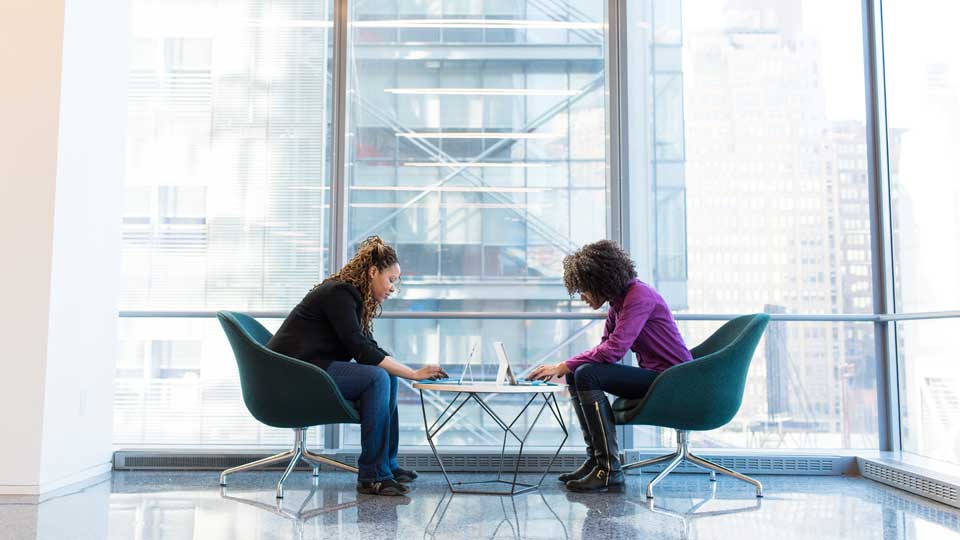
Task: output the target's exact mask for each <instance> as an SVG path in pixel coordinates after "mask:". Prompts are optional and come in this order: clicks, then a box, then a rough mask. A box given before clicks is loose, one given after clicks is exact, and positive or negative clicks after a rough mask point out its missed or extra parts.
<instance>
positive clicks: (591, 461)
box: [558, 388, 597, 482]
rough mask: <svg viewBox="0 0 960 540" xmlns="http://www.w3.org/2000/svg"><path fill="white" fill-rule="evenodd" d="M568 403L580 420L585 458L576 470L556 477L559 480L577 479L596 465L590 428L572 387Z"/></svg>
mask: <svg viewBox="0 0 960 540" xmlns="http://www.w3.org/2000/svg"><path fill="white" fill-rule="evenodd" d="M570 403H572V404H573V410H574V412H576V413H577V420H578V421H579V422H580V431H581V432H583V442H584V444H586V445H587V459H586V461H584V462H583V463H582V464H581V465H580V467H579V468H577V470H575V471H573V472H568V473H566V474H561V475H560V476H559V477H558V478H559V480H560V481H561V482H569V481H570V480H579V479H581V478H583V477H584V476H586V475H587V474H589V473H590V471H592V470H593V468H594V467H596V466H597V459H596V457H595V456H594V452H593V440H592V439H591V437H590V429H589V428H588V427H587V421H586V419H585V418H584V417H583V407H581V406H580V398H579V397H578V396H577V391H576V390H573V389H572V388H571V390H570Z"/></svg>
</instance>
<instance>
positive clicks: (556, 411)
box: [419, 388, 568, 496]
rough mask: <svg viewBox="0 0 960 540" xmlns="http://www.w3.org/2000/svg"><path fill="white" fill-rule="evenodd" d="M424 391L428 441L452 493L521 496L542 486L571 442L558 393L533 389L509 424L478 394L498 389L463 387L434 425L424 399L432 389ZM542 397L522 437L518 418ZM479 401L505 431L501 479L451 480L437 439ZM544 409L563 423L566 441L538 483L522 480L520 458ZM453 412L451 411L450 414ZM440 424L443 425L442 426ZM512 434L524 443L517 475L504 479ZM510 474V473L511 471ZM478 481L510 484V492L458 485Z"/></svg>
mask: <svg viewBox="0 0 960 540" xmlns="http://www.w3.org/2000/svg"><path fill="white" fill-rule="evenodd" d="M419 390H420V409H421V410H422V411H423V427H424V430H425V431H426V434H427V442H428V443H430V449H431V450H433V455H434V457H436V458H437V463H439V465H440V471H441V472H442V473H443V477H444V479H446V481H447V485H448V486H449V487H450V491H451V492H452V493H471V494H475V495H510V496H514V495H520V494H522V493H527V492H530V491H533V490H535V489H538V488H539V487H540V486H541V484H543V480H544V479H545V478H546V477H547V474H549V473H550V468H551V467H552V466H553V462H554V461H556V459H557V456H559V455H560V450H561V449H562V448H563V445H564V443H566V442H567V437H568V433H567V426H566V424H565V423H564V421H563V413H562V412H561V411H560V405H559V404H558V403H557V397H556V392H531V393H532V394H533V395H532V396H531V397H530V399H528V400H527V402H526V404H524V406H523V407H522V408H521V409H520V412H519V413H518V414H517V416H516V417H515V418H514V419H513V420H512V421H511V422H510V423H509V424H508V423H506V422H505V421H504V420H503V419H502V418H500V416H499V415H497V413H496V412H494V410H493V409H492V408H491V407H490V406H489V405H488V404H487V403H486V402H485V401H484V400H483V398H481V397H480V396H479V395H478V394H481V393H496V390H484V391H482V392H481V391H468V390H463V391H459V392H456V395H454V396H453V399H452V400H451V401H450V403H449V404H447V407H446V408H445V409H443V411H441V412H440V414H439V416H437V418H436V420H434V422H433V424H430V423H429V421H428V420H427V407H426V400H424V396H423V392H424V390H430V388H419ZM434 391H436V392H438V393H439V392H450V393H453V392H454V391H452V390H434ZM461 396H465V397H464V398H463V400H462V401H460V404H459V405H457V406H456V408H454V409H453V410H452V412H451V408H453V406H454V405H455V404H456V403H457V401H458V400H459V399H460V397H461ZM538 397H540V398H541V399H543V404H542V405H541V406H540V410H539V411H538V412H537V416H536V417H534V419H533V422H531V423H530V427H529V428H527V431H526V432H525V433H524V434H523V436H522V437H521V436H519V435H518V434H517V433H515V432H514V427H513V426H514V425H515V424H516V423H517V420H519V419H520V417H522V416H523V415H524V413H526V412H527V409H528V408H529V407H530V405H531V404H533V402H534V401H535V400H536V399H537V398H538ZM471 399H472V400H473V401H475V402H476V403H477V404H478V405H479V406H480V408H481V409H482V410H483V411H484V412H486V413H487V415H489V416H490V418H492V419H493V421H494V422H496V423H497V425H498V426H499V427H500V429H502V430H503V444H502V445H501V446H500V461H499V463H498V464H497V478H496V479H494V480H478V481H473V482H453V481H451V480H450V475H448V474H447V469H446V467H444V466H443V459H442V458H441V456H440V452H438V451H437V446H436V444H435V442H434V438H435V437H437V436H438V435H439V434H440V432H441V431H442V430H443V428H444V426H446V425H447V423H449V422H450V420H452V419H453V418H454V417H455V416H456V415H457V413H458V412H460V409H462V408H463V406H464V405H466V404H467V403H468V402H469V401H470V400H471ZM544 409H549V410H550V412H551V413H552V414H553V417H554V418H555V419H556V420H557V423H558V424H559V425H560V429H561V430H563V440H562V441H560V446H558V447H557V451H556V452H554V453H553V457H551V458H550V463H548V464H547V469H546V470H545V471H544V472H543V474H542V475H541V476H540V481H539V482H537V483H536V484H527V483H524V482H518V481H517V476H518V474H519V473H520V458H521V457H522V456H523V447H524V445H525V444H526V441H527V437H528V436H529V435H530V433H531V432H532V431H533V428H535V427H536V426H537V422H538V421H539V420H540V417H541V416H542V415H543V411H544ZM448 412H449V414H447V413H448ZM438 424H439V425H438ZM508 434H509V435H512V436H513V438H514V439H516V440H517V442H519V443H520V448H519V450H518V451H517V457H516V459H515V460H514V468H513V478H512V479H510V480H507V479H504V471H503V461H504V456H505V455H506V449H507V435H508ZM507 474H509V472H508V473H507ZM477 484H505V485H507V486H510V490H509V491H504V490H500V491H497V490H483V489H470V488H467V489H464V488H462V487H458V486H470V485H477Z"/></svg>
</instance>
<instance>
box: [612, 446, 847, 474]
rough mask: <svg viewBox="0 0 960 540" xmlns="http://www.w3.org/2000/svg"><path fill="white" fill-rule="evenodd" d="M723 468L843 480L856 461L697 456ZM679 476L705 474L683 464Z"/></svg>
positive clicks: (635, 457)
mask: <svg viewBox="0 0 960 540" xmlns="http://www.w3.org/2000/svg"><path fill="white" fill-rule="evenodd" d="M694 454H695V455H698V456H700V457H702V458H703V459H706V460H708V461H712V462H714V463H716V464H717V465H721V466H723V467H726V468H728V469H733V470H735V471H737V472H740V473H743V474H797V475H822V476H839V475H842V474H843V473H844V471H846V470H848V469H849V468H850V467H851V466H852V459H853V458H847V457H823V456H783V457H780V456H778V457H763V456H711V455H708V454H696V452H694ZM627 457H628V460H627V463H632V462H635V461H640V460H641V459H647V458H652V457H655V456H654V455H653V454H642V455H638V454H636V453H632V452H631V453H628V455H627ZM664 466H665V465H664V464H657V465H654V466H652V467H647V468H644V469H643V472H654V471H660V470H663V467H664ZM676 472H685V473H693V472H697V473H703V472H705V471H704V470H703V469H701V468H700V467H697V466H696V465H694V464H692V463H690V462H689V461H685V462H683V464H682V465H680V466H679V467H677V468H676Z"/></svg>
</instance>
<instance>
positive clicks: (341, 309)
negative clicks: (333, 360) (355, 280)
mask: <svg viewBox="0 0 960 540" xmlns="http://www.w3.org/2000/svg"><path fill="white" fill-rule="evenodd" d="M348 286H349V285H341V286H337V287H333V288H332V289H331V290H330V292H329V296H328V298H327V299H326V301H324V302H322V304H321V309H322V310H323V313H324V315H326V316H327V320H328V321H330V325H331V326H332V327H333V331H334V333H335V334H336V335H337V338H339V339H340V342H341V343H342V344H343V346H344V347H345V348H346V350H347V352H348V353H349V354H350V356H352V357H353V358H354V359H355V360H356V361H357V362H358V363H360V364H367V365H371V366H375V365H377V364H379V363H380V362H382V361H383V359H384V358H385V357H386V356H387V353H386V351H384V350H383V349H381V348H380V347H379V346H378V345H377V342H376V341H374V340H373V338H371V337H369V336H367V335H366V334H364V333H363V330H362V328H361V327H360V319H359V317H357V307H358V306H357V302H358V300H357V298H356V297H354V296H353V295H352V294H350V291H348V290H347V289H346V287H348Z"/></svg>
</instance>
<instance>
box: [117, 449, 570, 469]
mask: <svg viewBox="0 0 960 540" xmlns="http://www.w3.org/2000/svg"><path fill="white" fill-rule="evenodd" d="M268 455H270V454H268V453H252V452H251V453H237V454H210V453H184V452H170V451H162V452H159V451H139V450H138V451H130V450H123V451H118V452H115V453H114V456H113V468H114V470H117V471H158V470H168V471H172V470H181V471H203V470H211V471H212V470H223V469H229V468H230V467H236V466H238V465H242V464H244V463H250V462H251V461H256V460H258V459H261V458H264V457H267V456H268ZM323 455H324V456H326V457H329V458H331V459H335V460H337V461H339V462H341V463H345V464H347V465H351V466H354V467H356V466H357V458H358V457H359V453H354V452H337V453H331V454H323ZM442 457H443V466H444V468H446V470H447V471H448V472H495V471H497V469H498V468H499V467H500V456H499V455H483V454H451V455H444V456H442ZM551 457H552V454H550V455H547V454H530V455H526V456H522V457H521V458H520V462H519V466H520V467H519V469H520V472H543V470H544V469H546V467H547V465H548V464H549V463H550V458H551ZM397 461H398V462H399V464H400V466H401V467H403V468H407V469H416V470H418V471H424V472H431V471H440V466H439V465H438V464H437V460H436V458H435V457H434V456H433V455H432V454H400V456H399V457H398V458H397ZM582 462H583V456H582V454H580V453H577V454H576V455H572V454H571V455H560V456H557V459H556V460H555V461H554V462H553V467H551V470H552V471H558V472H559V471H568V470H573V469H576V468H577V467H579V466H580V464H581V463H582ZM516 466H517V459H516V457H510V456H507V457H506V458H505V459H504V460H503V470H504V471H512V470H513V469H514V467H516ZM285 467H286V464H283V463H281V464H277V465H272V466H269V467H264V468H263V469H264V470H283V469H284V468H285ZM309 469H310V467H309V466H307V465H306V464H303V463H301V464H300V465H299V466H298V470H309ZM321 469H322V470H335V469H334V468H333V467H328V466H323V467H322V468H321Z"/></svg>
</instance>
